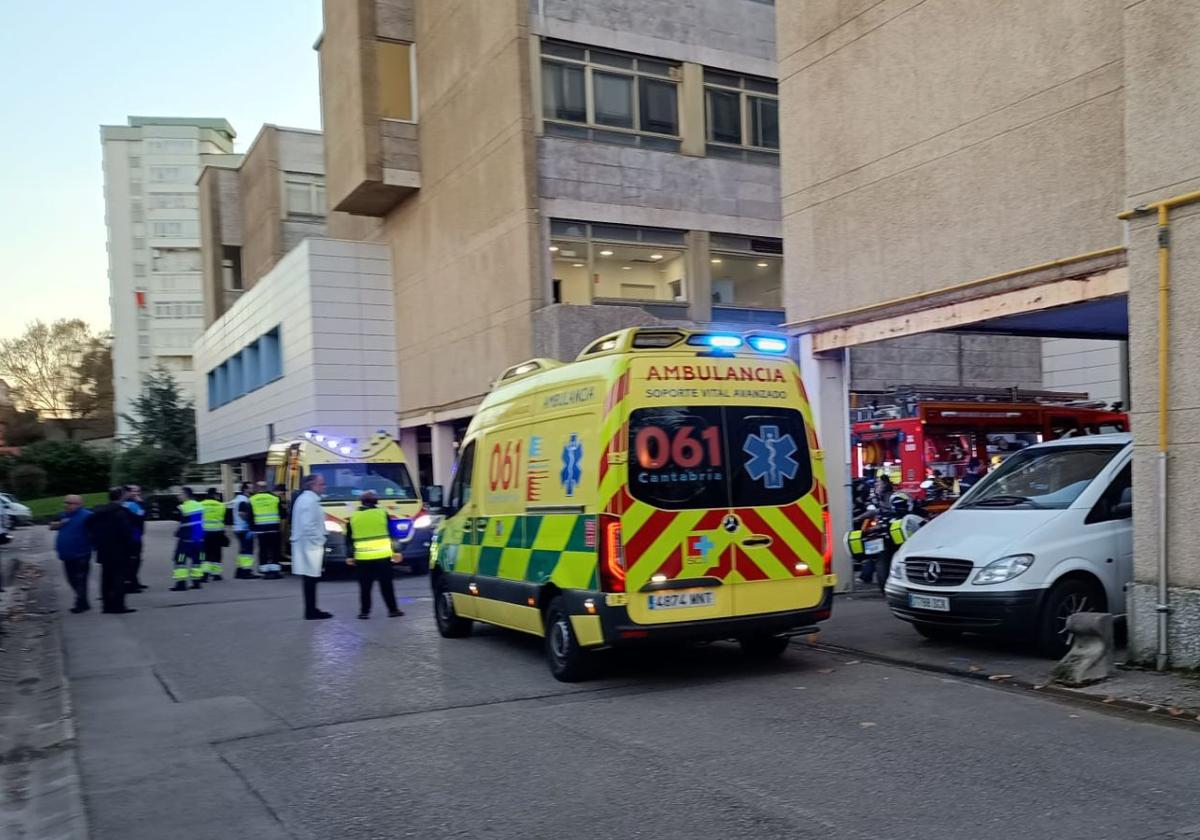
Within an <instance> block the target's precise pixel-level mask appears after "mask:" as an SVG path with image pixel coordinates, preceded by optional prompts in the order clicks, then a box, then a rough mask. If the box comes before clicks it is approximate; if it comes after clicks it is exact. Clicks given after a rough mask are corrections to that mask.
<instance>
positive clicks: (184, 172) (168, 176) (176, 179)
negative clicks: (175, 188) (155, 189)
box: [150, 166, 196, 184]
mask: <svg viewBox="0 0 1200 840" xmlns="http://www.w3.org/2000/svg"><path fill="white" fill-rule="evenodd" d="M150 180H151V181H152V182H153V183H156V184H190V183H192V182H194V181H195V180H196V167H194V166H151V167H150Z"/></svg>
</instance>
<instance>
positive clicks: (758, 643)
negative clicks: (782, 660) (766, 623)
mask: <svg viewBox="0 0 1200 840" xmlns="http://www.w3.org/2000/svg"><path fill="white" fill-rule="evenodd" d="M790 642H791V639H789V638H788V637H787V636H776V635H774V634H771V633H755V634H753V635H751V636H742V637H741V638H740V639H738V643H739V644H741V646H742V653H744V654H746V656H748V657H750V658H751V659H758V660H768V659H778V658H779V657H780V656H782V655H783V652H784V651H785V650H787V648H788V644H789V643H790Z"/></svg>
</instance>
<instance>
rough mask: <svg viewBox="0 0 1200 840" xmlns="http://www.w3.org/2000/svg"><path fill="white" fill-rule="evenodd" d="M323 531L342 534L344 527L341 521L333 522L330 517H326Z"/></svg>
mask: <svg viewBox="0 0 1200 840" xmlns="http://www.w3.org/2000/svg"><path fill="white" fill-rule="evenodd" d="M325 533H327V534H344V533H346V529H345V528H344V527H343V526H342V523H341V522H334V521H333V520H331V519H326V520H325Z"/></svg>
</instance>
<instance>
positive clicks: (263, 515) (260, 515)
mask: <svg viewBox="0 0 1200 840" xmlns="http://www.w3.org/2000/svg"><path fill="white" fill-rule="evenodd" d="M250 510H251V511H252V512H253V513H254V530H256V531H278V530H279V497H278V496H276V495H275V494H274V493H255V494H254V495H253V496H251V497H250Z"/></svg>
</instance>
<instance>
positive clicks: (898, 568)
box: [888, 557, 904, 580]
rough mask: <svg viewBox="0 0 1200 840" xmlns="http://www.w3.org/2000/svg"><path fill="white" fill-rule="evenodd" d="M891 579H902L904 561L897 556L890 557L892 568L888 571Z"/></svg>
mask: <svg viewBox="0 0 1200 840" xmlns="http://www.w3.org/2000/svg"><path fill="white" fill-rule="evenodd" d="M888 577H890V578H891V579H892V580H904V561H903V560H901V559H900V558H899V557H893V558H892V570H891V572H889V573H888Z"/></svg>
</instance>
